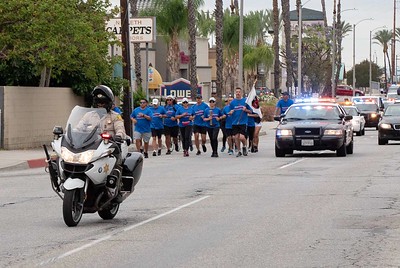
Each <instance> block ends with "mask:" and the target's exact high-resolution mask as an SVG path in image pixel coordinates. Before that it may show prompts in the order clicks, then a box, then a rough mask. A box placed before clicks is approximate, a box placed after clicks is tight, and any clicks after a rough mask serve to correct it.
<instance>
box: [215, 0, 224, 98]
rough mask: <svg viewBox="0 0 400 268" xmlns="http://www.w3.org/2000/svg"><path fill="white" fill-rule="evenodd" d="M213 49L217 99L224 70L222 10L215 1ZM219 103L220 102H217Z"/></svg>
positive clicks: (218, 1)
mask: <svg viewBox="0 0 400 268" xmlns="http://www.w3.org/2000/svg"><path fill="white" fill-rule="evenodd" d="M214 16H215V49H216V66H215V67H216V69H217V81H216V84H217V98H221V97H222V85H223V82H224V81H223V69H224V52H223V51H224V43H223V28H224V23H223V19H224V10H223V1H222V0H215V14H214ZM219 103H221V102H219Z"/></svg>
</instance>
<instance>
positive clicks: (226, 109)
mask: <svg viewBox="0 0 400 268" xmlns="http://www.w3.org/2000/svg"><path fill="white" fill-rule="evenodd" d="M230 110H231V108H229V105H226V106H225V107H224V109H223V110H222V113H223V114H224V115H226V118H225V128H226V129H232V116H231V115H230V114H229V111H230Z"/></svg>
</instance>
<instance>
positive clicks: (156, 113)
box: [150, 106, 165, 129]
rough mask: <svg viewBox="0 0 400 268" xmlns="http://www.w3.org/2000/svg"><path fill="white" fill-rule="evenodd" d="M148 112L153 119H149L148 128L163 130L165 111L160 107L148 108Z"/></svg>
mask: <svg viewBox="0 0 400 268" xmlns="http://www.w3.org/2000/svg"><path fill="white" fill-rule="evenodd" d="M150 110H151V111H152V113H153V117H152V118H151V124H150V128H154V129H164V123H163V117H162V116H163V115H164V114H165V109H164V107H162V106H158V107H157V108H156V107H154V106H153V107H150Z"/></svg>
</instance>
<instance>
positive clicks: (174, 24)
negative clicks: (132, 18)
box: [141, 0, 188, 80]
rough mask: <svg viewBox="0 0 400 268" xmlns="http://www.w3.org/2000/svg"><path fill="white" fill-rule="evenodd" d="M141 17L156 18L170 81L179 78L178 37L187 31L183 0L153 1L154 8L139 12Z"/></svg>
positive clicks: (185, 10) (185, 8) (186, 16)
mask: <svg viewBox="0 0 400 268" xmlns="http://www.w3.org/2000/svg"><path fill="white" fill-rule="evenodd" d="M141 15H143V16H155V17H156V18H157V32H158V33H159V34H161V35H163V37H164V39H165V42H166V43H167V46H168V53H167V59H166V62H167V65H168V68H169V72H170V78H171V80H176V79H178V78H179V77H180V69H179V67H180V65H179V52H180V47H179V37H180V36H182V34H183V33H185V32H186V31H187V30H186V29H187V24H188V10H187V5H186V3H185V2H184V0H155V2H154V6H153V7H151V8H147V9H145V10H141Z"/></svg>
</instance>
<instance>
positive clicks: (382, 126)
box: [379, 123, 392, 129]
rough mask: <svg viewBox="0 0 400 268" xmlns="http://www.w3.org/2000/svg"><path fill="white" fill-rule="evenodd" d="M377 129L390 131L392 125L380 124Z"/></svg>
mask: <svg viewBox="0 0 400 268" xmlns="http://www.w3.org/2000/svg"><path fill="white" fill-rule="evenodd" d="M379 127H380V128H381V129H392V125H391V124H387V123H382V124H380V125H379Z"/></svg>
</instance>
